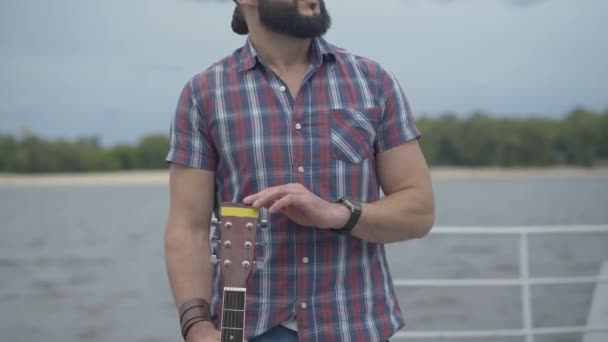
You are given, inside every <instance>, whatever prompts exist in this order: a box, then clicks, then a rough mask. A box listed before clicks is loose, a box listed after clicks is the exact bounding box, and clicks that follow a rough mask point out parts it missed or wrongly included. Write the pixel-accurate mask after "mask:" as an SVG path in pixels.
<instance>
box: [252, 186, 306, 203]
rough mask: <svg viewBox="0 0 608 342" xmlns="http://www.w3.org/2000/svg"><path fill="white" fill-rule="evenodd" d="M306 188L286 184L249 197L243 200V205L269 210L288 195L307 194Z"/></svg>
mask: <svg viewBox="0 0 608 342" xmlns="http://www.w3.org/2000/svg"><path fill="white" fill-rule="evenodd" d="M306 191H308V190H306V188H305V187H304V186H303V185H301V184H297V183H296V184H286V185H280V186H275V187H270V188H267V189H264V190H262V191H260V192H258V193H257V194H253V195H250V196H247V197H245V198H244V199H243V203H244V204H247V205H251V206H253V207H255V208H268V207H270V206H272V205H274V204H275V202H276V201H278V200H279V199H281V198H283V197H284V196H286V195H290V194H292V195H297V194H303V193H305V192H306Z"/></svg>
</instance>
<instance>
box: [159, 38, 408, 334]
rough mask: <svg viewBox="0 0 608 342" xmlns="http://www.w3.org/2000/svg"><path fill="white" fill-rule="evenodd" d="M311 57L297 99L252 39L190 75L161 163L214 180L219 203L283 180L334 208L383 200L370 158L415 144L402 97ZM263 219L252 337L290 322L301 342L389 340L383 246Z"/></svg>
mask: <svg viewBox="0 0 608 342" xmlns="http://www.w3.org/2000/svg"><path fill="white" fill-rule="evenodd" d="M312 57H313V59H312V63H311V66H310V67H309V69H308V72H307V73H306V76H305V78H304V80H303V83H302V86H301V89H300V92H299V94H298V95H297V97H296V98H293V97H292V96H291V95H290V92H289V90H288V88H287V87H286V85H285V84H284V83H283V81H282V80H281V79H280V78H279V77H277V76H276V75H275V74H274V73H273V72H272V71H271V69H270V68H268V67H266V66H265V65H264V62H263V60H261V58H260V57H259V56H258V55H257V54H256V51H255V49H254V48H253V45H252V44H251V42H250V40H247V42H246V44H245V45H244V46H243V47H240V48H239V49H237V50H236V51H235V52H234V53H233V54H232V55H230V56H228V57H226V58H224V59H223V60H221V61H219V62H217V63H215V64H214V65H212V66H211V67H209V68H208V69H207V70H205V71H203V72H202V73H199V74H197V75H195V76H194V77H193V78H191V79H190V80H189V82H188V83H187V84H186V85H185V87H184V88H183V91H182V93H181V95H180V98H179V103H178V106H177V110H176V113H175V117H174V118H173V122H172V125H171V149H170V151H169V153H168V155H167V161H169V162H174V163H178V164H182V165H187V166H189V167H193V168H201V169H207V170H213V171H215V174H216V198H215V201H216V206H217V204H218V203H221V202H223V201H234V202H240V201H242V199H243V198H244V197H246V196H247V195H250V194H253V193H256V192H258V191H260V190H262V189H264V188H267V187H271V186H277V185H283V184H288V183H301V184H303V185H304V186H306V188H308V189H309V190H310V191H312V192H313V193H315V194H316V195H318V196H320V197H321V198H323V199H326V200H327V201H330V202H333V201H336V200H337V199H339V198H340V197H342V196H345V195H348V196H351V197H353V198H354V199H357V200H359V201H362V202H371V201H375V200H378V199H379V196H380V189H379V183H378V180H377V175H376V164H375V155H376V154H377V153H381V152H383V151H385V150H387V149H390V148H392V147H394V146H397V145H399V144H403V143H405V142H407V141H408V140H410V139H414V138H417V137H419V136H420V133H419V131H418V130H417V128H416V126H415V124H414V119H413V117H412V115H411V111H410V108H409V106H408V102H407V100H406V97H405V95H404V93H403V91H402V90H401V88H400V86H399V84H398V82H397V81H396V79H395V77H394V76H393V75H392V74H391V73H389V72H387V70H385V69H383V68H382V67H381V66H380V65H379V64H378V63H376V62H374V61H372V60H369V59H366V58H363V57H359V56H355V55H353V54H351V53H349V52H347V51H345V50H343V49H340V48H337V47H335V46H333V45H330V44H329V43H328V42H327V41H325V40H324V39H322V38H317V39H315V40H314V44H313V55H312ZM217 209H218V208H216V212H215V215H217V214H218V213H217ZM261 216H262V217H261V218H262V219H267V220H268V222H269V225H268V228H267V229H259V230H258V236H257V239H258V241H257V243H258V245H257V247H256V257H257V258H258V260H260V261H261V260H263V262H264V267H263V268H262V269H257V268H255V269H254V271H253V273H252V275H251V277H250V278H249V281H248V286H247V304H246V305H247V306H246V308H247V314H246V336H247V338H249V339H251V338H253V337H255V336H258V335H260V334H262V333H264V332H265V331H267V330H269V329H271V328H272V327H274V326H276V325H278V324H281V322H284V321H286V320H288V319H290V318H293V317H294V315H295V318H296V319H297V323H298V331H299V336H300V337H299V339H300V341H366V342H367V341H386V340H387V339H388V338H389V337H390V336H392V335H393V334H394V333H395V332H397V331H398V330H400V329H401V328H403V327H404V326H405V322H404V319H403V316H402V312H401V310H400V308H399V305H398V302H397V297H396V293H395V290H394V289H393V285H392V278H391V274H390V271H389V268H388V265H387V260H386V254H385V249H384V246H383V245H382V244H374V243H369V242H366V241H362V240H360V239H358V238H356V237H353V236H343V235H338V234H336V233H334V232H332V231H328V230H321V229H315V228H314V227H302V226H298V225H297V224H295V223H294V222H292V221H290V220H289V219H288V218H287V217H286V216H283V215H280V214H276V215H271V216H269V214H268V211H267V210H265V209H263V210H261ZM220 278H221V275H220V274H219V272H216V276H215V282H214V284H215V285H214V296H213V300H212V307H213V311H214V313H217V312H219V310H220V309H221V303H220V302H221V301H220V300H219V299H220V298H222V287H221V286H220Z"/></svg>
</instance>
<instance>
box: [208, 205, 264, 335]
mask: <svg viewBox="0 0 608 342" xmlns="http://www.w3.org/2000/svg"><path fill="white" fill-rule="evenodd" d="M258 219H259V211H258V209H255V208H252V207H249V206H246V205H243V204H240V203H230V202H224V203H223V204H222V207H221V208H220V220H221V221H215V222H214V225H215V227H216V229H220V234H221V241H217V246H218V250H219V258H218V256H216V255H215V254H214V255H212V256H211V262H212V263H214V264H217V263H219V264H220V272H221V274H222V277H223V283H222V285H223V287H224V296H223V299H222V312H221V325H220V326H221V328H220V336H221V340H220V341H221V342H241V341H243V337H244V331H245V304H246V299H247V279H249V276H250V275H251V271H252V268H253V265H254V261H253V258H254V249H255V245H256V231H257V229H258V227H259V226H261V225H266V224H267V222H266V221H262V222H260V223H259V224H258Z"/></svg>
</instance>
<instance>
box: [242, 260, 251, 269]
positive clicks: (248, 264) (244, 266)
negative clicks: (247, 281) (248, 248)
mask: <svg viewBox="0 0 608 342" xmlns="http://www.w3.org/2000/svg"><path fill="white" fill-rule="evenodd" d="M249 266H251V263H250V262H249V261H247V260H245V261H243V268H249Z"/></svg>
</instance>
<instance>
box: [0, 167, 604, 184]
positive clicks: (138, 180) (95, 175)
mask: <svg viewBox="0 0 608 342" xmlns="http://www.w3.org/2000/svg"><path fill="white" fill-rule="evenodd" d="M431 178H432V180H433V181H452V180H478V179H489V180H521V179H539V178H541V179H597V178H606V179H608V167H594V168H582V167H547V168H538V167H536V168H525V167H515V168H500V167H479V168H472V167H432V168H431ZM168 182H169V172H168V171H167V170H137V171H116V172H88V173H56V174H53V173H51V174H49V173H41V174H16V173H0V188H6V187H37V186H38V187H39V186H112V185H167V184H168Z"/></svg>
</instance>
